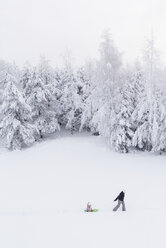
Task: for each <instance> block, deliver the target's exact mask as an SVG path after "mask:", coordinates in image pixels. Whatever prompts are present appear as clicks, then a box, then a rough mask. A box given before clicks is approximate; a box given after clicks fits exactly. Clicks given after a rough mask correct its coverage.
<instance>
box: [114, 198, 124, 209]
mask: <svg viewBox="0 0 166 248" xmlns="http://www.w3.org/2000/svg"><path fill="white" fill-rule="evenodd" d="M120 205H122V211H126V207H125V203H124V201H120V200H118V204H117V206H116V207H115V208H114V209H113V211H117V210H118V208H119V207H120Z"/></svg>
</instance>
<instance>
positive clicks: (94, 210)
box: [84, 209, 99, 213]
mask: <svg viewBox="0 0 166 248" xmlns="http://www.w3.org/2000/svg"><path fill="white" fill-rule="evenodd" d="M98 211H99V209H92V211H91V212H87V210H86V209H85V210H84V212H87V213H92V212H98Z"/></svg>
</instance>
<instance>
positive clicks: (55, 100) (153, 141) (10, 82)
mask: <svg viewBox="0 0 166 248" xmlns="http://www.w3.org/2000/svg"><path fill="white" fill-rule="evenodd" d="M143 54H144V57H143V59H142V60H141V61H136V62H135V63H133V64H132V65H128V64H126V65H124V63H123V61H122V54H121V53H120V52H119V51H118V49H117V48H116V46H115V44H114V42H113V40H112V39H111V36H110V34H109V32H105V33H103V35H102V41H101V43H100V46H99V55H100V56H99V58H98V60H91V61H88V62H86V63H85V64H84V65H83V66H82V67H79V68H78V67H77V68H73V65H72V64H71V63H66V64H65V65H64V66H63V67H61V68H53V67H51V66H50V64H49V62H48V61H47V60H46V59H45V58H41V60H40V62H39V63H38V65H37V66H31V65H30V64H28V63H27V64H25V65H24V67H23V68H22V69H19V68H18V67H17V66H16V65H13V64H12V65H11V64H8V63H6V62H5V61H2V60H1V61H0V104H1V107H0V138H1V142H2V143H3V145H4V146H5V147H7V148H8V149H21V148H24V147H26V146H30V145H32V144H33V143H34V142H37V141H39V140H42V139H44V138H45V137H47V136H50V135H53V134H54V133H55V132H59V131H60V130H61V129H62V128H66V129H68V130H70V132H71V133H73V132H78V131H79V132H80V131H83V130H86V131H89V132H91V133H93V134H96V135H101V136H103V137H105V139H106V141H107V142H108V144H109V145H110V146H111V148H112V149H114V150H116V151H119V152H125V153H126V152H129V151H131V150H133V149H135V150H141V151H152V152H159V153H162V152H165V150H166V91H165V85H166V69H165V67H164V66H163V65H162V63H161V61H160V57H159V54H158V52H157V51H156V49H155V47H154V40H153V39H151V40H149V41H148V42H147V46H146V48H145V50H144V53H143Z"/></svg>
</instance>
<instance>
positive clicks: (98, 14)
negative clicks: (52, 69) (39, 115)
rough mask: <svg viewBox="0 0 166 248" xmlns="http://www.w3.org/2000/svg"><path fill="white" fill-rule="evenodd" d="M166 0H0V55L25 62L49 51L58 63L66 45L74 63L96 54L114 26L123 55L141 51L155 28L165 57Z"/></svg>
mask: <svg viewBox="0 0 166 248" xmlns="http://www.w3.org/2000/svg"><path fill="white" fill-rule="evenodd" d="M165 12H166V1H165V0H0V58H1V59H5V60H7V61H10V62H13V61H15V62H16V63H17V64H18V65H22V64H23V63H24V62H25V61H26V60H29V61H30V62H31V63H32V64H35V63H36V62H37V61H38V59H39V57H40V55H45V56H46V58H48V59H49V60H50V61H51V63H52V64H53V65H56V64H58V61H59V59H60V56H61V55H62V54H63V53H64V51H65V50H66V49H69V50H71V51H72V56H73V57H75V63H83V62H84V60H85V59H86V58H93V57H97V55H98V46H99V43H100V36H101V33H102V31H103V30H105V29H108V28H109V29H110V32H111V34H112V37H113V39H114V42H115V43H116V45H117V47H118V48H119V50H120V51H121V52H123V54H124V55H123V56H124V58H125V60H128V61H130V62H131V61H133V60H134V59H135V58H137V57H139V56H140V54H141V50H142V48H143V47H144V44H145V40H146V38H148V37H150V33H151V29H152V28H153V32H154V36H155V43H156V46H157V48H158V49H159V50H160V51H161V52H162V57H163V60H164V62H166V34H165V25H166V14H165Z"/></svg>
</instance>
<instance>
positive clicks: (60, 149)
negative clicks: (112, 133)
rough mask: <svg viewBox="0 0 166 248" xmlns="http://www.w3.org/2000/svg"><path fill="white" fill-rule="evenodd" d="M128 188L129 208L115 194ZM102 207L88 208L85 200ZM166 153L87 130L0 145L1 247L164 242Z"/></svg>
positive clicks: (150, 246) (134, 247)
mask: <svg viewBox="0 0 166 248" xmlns="http://www.w3.org/2000/svg"><path fill="white" fill-rule="evenodd" d="M122 189H125V190H126V208H127V211H126V212H122V211H117V212H113V211H112V208H113V207H114V206H115V202H113V200H114V199H115V197H116V196H117V194H118V193H119V192H120V191H121V190H122ZM88 201H90V202H91V203H92V207H94V208H99V210H100V211H99V212H98V213H85V212H83V209H85V207H86V204H87V202H88ZM165 226H166V157H164V156H155V155H152V154H145V153H141V154H138V153H137V154H118V153H114V152H111V151H110V150H109V148H108V147H107V146H106V144H105V142H104V141H103V140H102V139H101V138H99V137H94V136H89V135H88V134H84V135H83V134H75V135H73V136H71V135H67V134H59V135H58V137H57V138H56V139H54V140H53V139H51V140H49V141H44V142H43V143H40V144H37V145H35V146H33V147H32V148H30V149H26V150H24V151H15V152H7V151H6V150H3V149H1V150H0V247H1V248H67V247H70V248H85V247H86V248H112V247H113V248H121V247H123V248H157V247H158V248H165V247H166V240H165Z"/></svg>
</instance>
